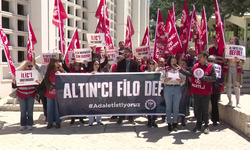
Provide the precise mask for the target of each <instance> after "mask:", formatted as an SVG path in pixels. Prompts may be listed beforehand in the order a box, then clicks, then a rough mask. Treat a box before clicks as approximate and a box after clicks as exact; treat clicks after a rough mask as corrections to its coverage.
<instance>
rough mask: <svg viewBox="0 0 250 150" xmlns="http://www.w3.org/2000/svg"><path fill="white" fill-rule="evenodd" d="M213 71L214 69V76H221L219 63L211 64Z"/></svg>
mask: <svg viewBox="0 0 250 150" xmlns="http://www.w3.org/2000/svg"><path fill="white" fill-rule="evenodd" d="M213 65H214V68H215V71H216V77H217V78H221V65H218V64H213Z"/></svg>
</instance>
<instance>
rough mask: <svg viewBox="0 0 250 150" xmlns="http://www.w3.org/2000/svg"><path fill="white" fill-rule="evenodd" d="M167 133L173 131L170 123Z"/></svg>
mask: <svg viewBox="0 0 250 150" xmlns="http://www.w3.org/2000/svg"><path fill="white" fill-rule="evenodd" d="M168 131H170V132H171V131H173V129H172V124H171V123H168Z"/></svg>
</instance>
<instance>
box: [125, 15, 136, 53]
mask: <svg viewBox="0 0 250 150" xmlns="http://www.w3.org/2000/svg"><path fill="white" fill-rule="evenodd" d="M134 33H135V32H134V28H133V25H132V21H131V19H130V17H129V16H128V18H127V28H126V38H125V47H129V48H130V49H131V50H132V48H133V47H132V36H133V35H134ZM133 57H134V55H133V50H132V53H131V58H133Z"/></svg>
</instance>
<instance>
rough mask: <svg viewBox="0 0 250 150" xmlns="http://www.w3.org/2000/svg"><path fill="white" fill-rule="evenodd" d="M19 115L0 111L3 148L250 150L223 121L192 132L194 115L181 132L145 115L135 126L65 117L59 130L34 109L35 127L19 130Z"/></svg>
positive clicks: (248, 142) (247, 141)
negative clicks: (150, 123) (205, 131)
mask: <svg viewBox="0 0 250 150" xmlns="http://www.w3.org/2000/svg"><path fill="white" fill-rule="evenodd" d="M19 116H20V113H19V112H11V111H7V112H6V111H5V112H4V111H0V150H29V149H32V150H37V149H41V150H78V149H86V150H89V149H102V150H112V149H113V150H116V149H121V150H132V149H134V150H142V149H143V150H144V149H145V150H147V149H148V150H154V149H157V150H161V149H164V150H168V149H169V150H174V149H176V150H177V149H180V148H181V150H186V149H187V150H191V149H194V150H200V149H202V150H210V149H211V150H230V149H232V150H236V149H239V150H250V139H249V138H247V137H246V136H244V135H243V134H241V133H239V132H237V131H235V130H234V129H232V128H231V127H230V126H228V125H227V124H225V123H224V122H221V123H220V125H218V126H217V127H214V126H212V125H211V126H210V130H211V132H210V134H209V135H204V134H203V133H201V132H198V133H193V132H192V131H191V130H192V128H193V127H194V126H195V122H194V120H193V118H192V117H190V118H189V119H188V124H187V126H186V127H185V128H182V127H181V126H179V129H180V130H179V131H178V132H171V133H169V132H168V131H167V126H166V124H165V123H161V119H160V118H159V119H158V121H157V122H158V125H159V128H148V127H146V126H145V124H146V123H147V119H146V118H144V117H139V118H137V119H136V120H135V122H136V124H135V125H132V124H129V123H128V122H125V123H124V124H123V125H117V124H116V120H110V119H109V118H103V123H105V124H106V125H105V126H103V127H100V126H98V125H95V126H93V127H88V126H87V124H84V125H82V124H80V123H79V122H78V121H76V123H75V124H74V125H73V126H70V125H69V120H64V121H63V123H62V127H61V128H60V129H55V128H52V129H49V130H48V129H46V123H45V122H44V117H43V115H42V113H41V112H34V120H35V127H34V129H33V130H31V131H28V130H25V131H19V119H20V118H19ZM85 120H86V121H87V120H88V119H85Z"/></svg>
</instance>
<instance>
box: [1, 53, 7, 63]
mask: <svg viewBox="0 0 250 150" xmlns="http://www.w3.org/2000/svg"><path fill="white" fill-rule="evenodd" d="M2 62H7V58H6V56H5V52H4V50H2Z"/></svg>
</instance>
